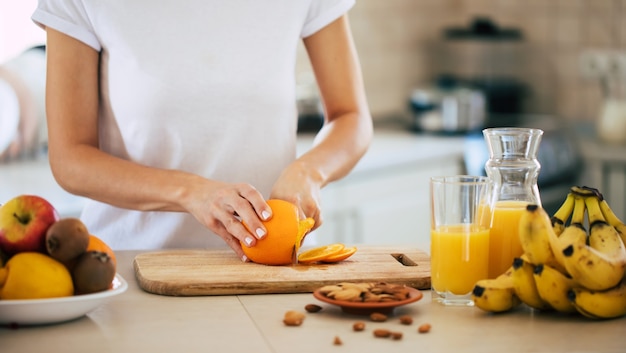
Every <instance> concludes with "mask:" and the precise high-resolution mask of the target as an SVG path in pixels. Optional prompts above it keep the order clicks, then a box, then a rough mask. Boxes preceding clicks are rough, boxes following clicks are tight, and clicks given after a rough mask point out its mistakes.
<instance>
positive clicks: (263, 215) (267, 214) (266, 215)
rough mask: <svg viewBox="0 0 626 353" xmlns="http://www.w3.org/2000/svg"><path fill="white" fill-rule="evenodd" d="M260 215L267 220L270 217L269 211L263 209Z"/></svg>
mask: <svg viewBox="0 0 626 353" xmlns="http://www.w3.org/2000/svg"><path fill="white" fill-rule="evenodd" d="M261 217H263V220H264V221H265V220H267V219H268V218H270V213H269V212H267V211H263V212H261Z"/></svg>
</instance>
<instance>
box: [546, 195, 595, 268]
mask: <svg viewBox="0 0 626 353" xmlns="http://www.w3.org/2000/svg"><path fill="white" fill-rule="evenodd" d="M573 200H574V211H573V213H572V219H571V221H570V223H569V225H568V226H567V227H566V228H565V229H564V230H563V232H562V233H561V235H560V236H559V237H550V245H551V246H552V252H553V253H554V257H555V258H556V261H557V262H558V263H559V265H560V266H555V267H556V268H557V269H559V271H561V272H563V273H566V272H567V271H565V259H564V255H563V249H564V248H566V247H567V246H569V245H570V244H573V243H578V242H585V241H586V239H587V230H586V229H585V226H584V221H585V200H584V199H583V198H582V197H580V196H578V195H575V196H573Z"/></svg>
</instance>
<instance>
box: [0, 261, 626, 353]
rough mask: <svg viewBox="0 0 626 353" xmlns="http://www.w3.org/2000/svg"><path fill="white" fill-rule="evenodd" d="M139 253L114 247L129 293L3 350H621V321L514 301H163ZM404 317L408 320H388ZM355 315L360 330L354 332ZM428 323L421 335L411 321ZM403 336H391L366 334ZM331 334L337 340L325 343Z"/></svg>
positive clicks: (9, 334) (19, 334)
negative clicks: (288, 315) (370, 314)
mask: <svg viewBox="0 0 626 353" xmlns="http://www.w3.org/2000/svg"><path fill="white" fill-rule="evenodd" d="M137 254H138V252H131V251H119V252H117V253H116V256H117V259H118V271H119V273H120V275H121V276H122V277H124V279H126V281H127V282H128V290H127V291H126V292H125V293H123V294H121V295H118V296H116V297H112V298H110V300H109V301H108V302H106V303H105V304H104V305H102V306H101V307H99V308H97V309H96V310H94V311H92V312H91V313H89V314H88V315H87V316H84V317H82V318H80V319H77V320H74V321H70V322H66V323H62V324H55V325H48V326H39V327H37V326H34V327H18V328H6V327H1V328H0V347H1V351H2V352H3V353H13V352H51V353H53V352H64V353H72V352H80V353H83V352H96V353H98V352H186V353H187V352H258V353H265V352H268V353H269V352H274V353H280V352H285V353H293V352H312V353H313V352H314V353H319V352H333V351H336V352H359V353H364V352H375V353H380V352H392V351H393V352H424V353H426V352H455V351H458V352H461V351H462V352H480V353H485V352H551V353H554V352H624V350H625V349H626V336H625V335H624V328H625V327H626V318H621V319H615V320H607V321H591V320H588V319H585V318H583V317H582V316H578V315H559V314H555V313H550V314H547V313H546V314H544V313H539V312H533V311H531V310H530V309H528V308H527V307H524V306H521V307H519V308H518V309H516V310H515V311H514V312H509V313H504V314H499V315H492V314H488V313H485V312H483V311H481V310H479V309H477V308H473V307H444V306H441V305H439V304H437V303H434V302H431V296H430V292H429V291H424V298H423V299H422V300H420V301H418V302H416V303H412V304H409V305H406V306H403V307H400V308H397V309H396V311H395V315H394V316H393V317H391V318H390V319H389V320H388V321H387V322H384V323H374V322H370V321H369V320H368V319H367V318H366V317H361V316H354V315H348V314H344V313H342V312H341V311H340V310H339V309H338V308H336V307H333V306H331V305H329V304H325V303H321V302H319V301H317V300H316V299H315V298H314V297H313V296H312V295H311V294H274V295H239V296H204V297H166V296H159V295H154V294H149V293H146V292H144V291H142V290H141V289H140V288H139V287H138V285H137V282H136V280H135V277H134V273H133V268H132V261H133V259H134V257H135V256H136V255H137ZM310 303H315V304H319V305H321V306H322V307H323V310H322V311H320V312H318V313H315V314H307V316H306V319H305V320H304V323H303V324H302V326H300V327H286V326H284V325H283V323H282V318H283V315H284V313H285V312H286V311H287V310H298V311H302V312H304V309H303V308H304V306H305V305H306V304H310ZM404 314H406V315H410V316H412V317H413V319H414V322H413V324H412V325H410V326H404V325H400V324H399V323H398V319H397V317H398V316H400V315H404ZM357 320H362V321H365V322H366V325H367V327H366V330H365V331H363V332H353V331H352V324H353V323H354V322H355V321H357ZM423 323H429V324H430V325H431V326H432V329H431V331H430V332H429V333H426V334H418V333H417V327H418V326H419V325H421V324H423ZM375 328H387V329H389V330H391V331H398V332H402V333H403V338H402V339H401V340H398V341H394V340H391V339H381V338H375V337H373V335H372V330H373V329H375ZM335 336H338V337H339V338H340V339H341V340H342V342H343V344H342V345H341V346H334V345H333V339H334V338H335Z"/></svg>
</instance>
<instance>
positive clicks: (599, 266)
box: [563, 242, 626, 290]
mask: <svg viewBox="0 0 626 353" xmlns="http://www.w3.org/2000/svg"><path fill="white" fill-rule="evenodd" d="M563 255H564V261H565V268H566V269H567V273H569V274H570V275H571V276H572V278H573V279H574V280H575V281H576V283H578V284H579V285H581V286H583V287H586V288H588V289H591V290H605V289H609V288H611V287H614V286H616V285H617V283H619V281H620V280H621V279H622V277H623V276H624V272H625V270H626V260H624V259H614V258H609V257H608V256H606V255H605V254H603V253H601V252H599V251H598V250H596V249H594V248H592V247H590V246H588V245H587V244H585V243H584V242H578V243H573V244H570V245H569V246H567V247H566V248H565V249H563Z"/></svg>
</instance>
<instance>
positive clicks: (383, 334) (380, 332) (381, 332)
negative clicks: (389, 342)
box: [374, 328, 391, 338]
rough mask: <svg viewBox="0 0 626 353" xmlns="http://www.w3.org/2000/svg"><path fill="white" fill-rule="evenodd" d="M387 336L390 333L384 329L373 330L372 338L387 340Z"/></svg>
mask: <svg viewBox="0 0 626 353" xmlns="http://www.w3.org/2000/svg"><path fill="white" fill-rule="evenodd" d="M389 336H391V331H389V330H385V329H384V328H379V329H376V330H374V337H378V338H387V337H389Z"/></svg>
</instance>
